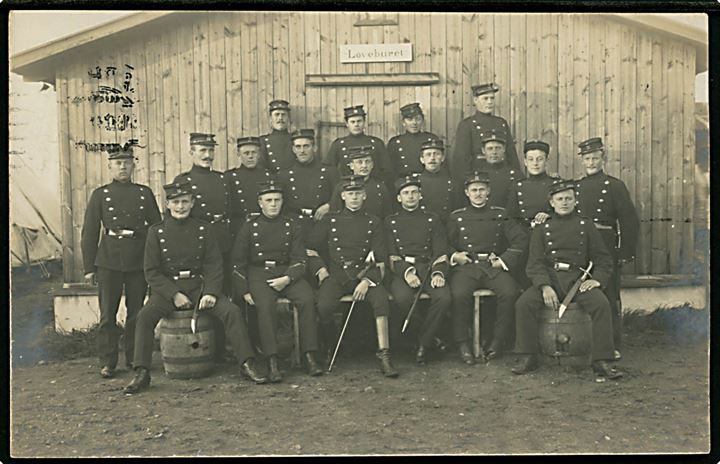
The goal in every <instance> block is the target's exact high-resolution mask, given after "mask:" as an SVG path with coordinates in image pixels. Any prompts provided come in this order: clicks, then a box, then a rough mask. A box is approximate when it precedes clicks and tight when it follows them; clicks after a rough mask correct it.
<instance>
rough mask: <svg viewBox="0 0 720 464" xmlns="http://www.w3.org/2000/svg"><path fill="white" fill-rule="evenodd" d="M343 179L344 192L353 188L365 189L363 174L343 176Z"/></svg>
mask: <svg viewBox="0 0 720 464" xmlns="http://www.w3.org/2000/svg"><path fill="white" fill-rule="evenodd" d="M342 181H343V182H342V189H343V192H349V191H351V190H365V178H364V177H363V176H356V175H350V176H342Z"/></svg>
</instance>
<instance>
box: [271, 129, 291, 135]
mask: <svg viewBox="0 0 720 464" xmlns="http://www.w3.org/2000/svg"><path fill="white" fill-rule="evenodd" d="M289 133H290V131H288V130H287V129H285V130H277V129H272V130H271V131H270V135H277V134H280V135H285V134H289Z"/></svg>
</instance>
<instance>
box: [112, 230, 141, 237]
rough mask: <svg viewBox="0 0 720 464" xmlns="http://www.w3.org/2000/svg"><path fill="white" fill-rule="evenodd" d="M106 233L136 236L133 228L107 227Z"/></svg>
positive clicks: (113, 235) (116, 235)
mask: <svg viewBox="0 0 720 464" xmlns="http://www.w3.org/2000/svg"><path fill="white" fill-rule="evenodd" d="M105 235H109V236H110V237H118V238H123V237H125V238H132V237H134V236H135V231H134V230H132V229H106V230H105Z"/></svg>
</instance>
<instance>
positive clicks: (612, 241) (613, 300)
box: [600, 229, 622, 348]
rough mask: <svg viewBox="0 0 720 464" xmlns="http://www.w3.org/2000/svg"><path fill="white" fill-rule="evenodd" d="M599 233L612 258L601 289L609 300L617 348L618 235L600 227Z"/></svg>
mask: <svg viewBox="0 0 720 464" xmlns="http://www.w3.org/2000/svg"><path fill="white" fill-rule="evenodd" d="M600 235H601V236H602V238H603V241H604V242H605V246H606V247H607V249H608V251H609V252H610V255H611V256H612V260H613V267H612V276H610V279H608V283H607V285H606V286H605V288H604V289H603V293H605V296H606V297H607V299H608V302H610V313H611V314H612V328H613V341H614V343H615V347H616V348H619V347H620V344H621V343H622V302H621V301H620V261H619V260H620V256H619V252H618V248H617V243H618V236H617V233H616V232H615V230H614V229H600Z"/></svg>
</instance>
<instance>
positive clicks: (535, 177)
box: [527, 172, 548, 180]
mask: <svg viewBox="0 0 720 464" xmlns="http://www.w3.org/2000/svg"><path fill="white" fill-rule="evenodd" d="M547 177H548V174H547V172H543V173H542V174H537V175H534V174H530V173H528V176H527V178H528V179H529V180H542V179H546V178H547Z"/></svg>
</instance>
